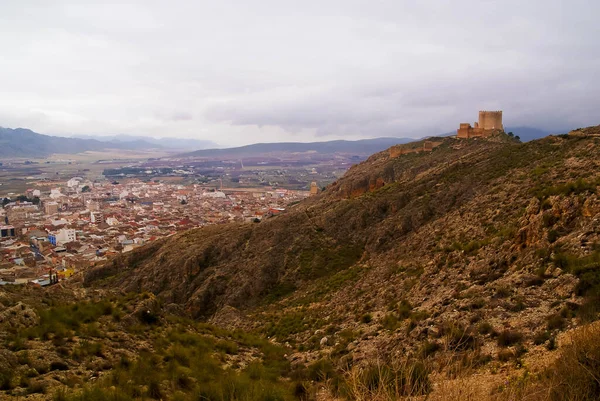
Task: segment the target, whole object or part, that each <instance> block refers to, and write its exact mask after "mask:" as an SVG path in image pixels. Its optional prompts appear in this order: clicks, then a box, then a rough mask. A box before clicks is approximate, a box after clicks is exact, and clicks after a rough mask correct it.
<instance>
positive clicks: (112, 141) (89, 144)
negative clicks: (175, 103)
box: [0, 127, 214, 158]
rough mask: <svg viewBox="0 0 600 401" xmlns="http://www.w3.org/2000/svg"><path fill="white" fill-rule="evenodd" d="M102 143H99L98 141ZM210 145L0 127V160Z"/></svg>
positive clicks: (189, 140)
mask: <svg viewBox="0 0 600 401" xmlns="http://www.w3.org/2000/svg"><path fill="white" fill-rule="evenodd" d="M100 139H102V140H100ZM210 145H214V143H213V142H210V141H202V140H195V139H182V138H160V139H155V138H149V137H136V136H126V135H122V136H120V137H98V139H96V138H92V137H70V138H66V137H60V136H49V135H42V134H38V133H36V132H33V131H31V130H30V129H26V128H16V129H12V128H2V127H0V157H25V158H35V157H47V156H50V155H52V154H76V153H82V152H88V151H103V150H107V149H118V150H149V149H163V150H169V151H172V150H183V149H198V148H199V147H204V146H210Z"/></svg>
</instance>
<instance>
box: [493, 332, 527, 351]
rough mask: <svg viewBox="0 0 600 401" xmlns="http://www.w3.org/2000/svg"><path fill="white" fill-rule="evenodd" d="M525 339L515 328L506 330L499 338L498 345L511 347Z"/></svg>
mask: <svg viewBox="0 0 600 401" xmlns="http://www.w3.org/2000/svg"><path fill="white" fill-rule="evenodd" d="M522 340H523V335H522V334H521V333H519V332H517V331H514V330H504V331H502V332H501V333H500V334H499V335H498V338H497V342H498V346H500V347H509V346H511V345H514V344H518V343H520V342H521V341H522Z"/></svg>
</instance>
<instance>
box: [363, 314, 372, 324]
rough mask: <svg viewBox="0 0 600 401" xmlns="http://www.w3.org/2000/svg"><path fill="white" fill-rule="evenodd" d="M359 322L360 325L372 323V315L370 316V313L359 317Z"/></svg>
mask: <svg viewBox="0 0 600 401" xmlns="http://www.w3.org/2000/svg"><path fill="white" fill-rule="evenodd" d="M360 321H361V322H362V323H371V322H372V321H373V315H371V314H370V313H365V314H364V315H362V316H361V317H360Z"/></svg>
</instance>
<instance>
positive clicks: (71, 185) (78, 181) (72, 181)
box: [67, 177, 83, 188]
mask: <svg viewBox="0 0 600 401" xmlns="http://www.w3.org/2000/svg"><path fill="white" fill-rule="evenodd" d="M81 181H83V178H81V177H73V178H71V179H70V180H69V181H67V186H68V187H69V188H76V187H78V186H79V184H81Z"/></svg>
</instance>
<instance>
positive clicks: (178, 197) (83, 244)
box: [0, 177, 318, 286]
mask: <svg viewBox="0 0 600 401" xmlns="http://www.w3.org/2000/svg"><path fill="white" fill-rule="evenodd" d="M221 186H222V184H221ZM221 186H219V185H213V186H207V185H200V184H188V185H182V184H174V183H168V182H167V183H165V182H160V181H159V180H155V181H147V182H142V181H140V180H139V179H137V178H133V179H126V180H125V181H123V182H117V181H110V180H104V181H101V182H98V181H97V180H94V181H92V180H89V179H85V178H82V177H73V178H71V179H69V180H68V181H67V182H64V184H62V185H59V186H56V187H53V188H50V189H49V190H47V189H28V190H27V191H26V193H25V194H23V195H20V196H17V197H11V198H4V199H3V200H2V206H3V208H0V285H10V284H13V285H14V284H29V285H36V286H48V285H51V284H55V283H57V282H58V281H60V280H65V279H69V278H71V277H72V276H74V275H77V274H78V273H81V272H83V271H85V269H87V268H89V267H92V266H95V265H97V264H99V263H102V262H103V261H105V260H107V258H109V257H111V256H114V255H118V254H119V253H125V252H129V251H131V250H133V249H134V248H136V247H139V246H141V245H143V244H146V243H148V242H151V241H155V240H157V239H160V238H164V237H168V236H170V235H173V234H175V233H177V232H179V231H184V230H188V229H191V228H195V227H202V226H205V225H211V224H225V223H229V222H248V223H249V224H254V223H259V222H260V221H261V220H262V219H265V218H269V217H272V216H275V215H277V214H279V213H282V212H283V211H285V208H286V207H287V206H288V205H290V204H294V203H296V202H298V201H300V200H301V199H303V198H305V197H307V196H309V195H310V194H311V193H313V194H314V193H316V192H317V191H318V187H317V184H316V183H315V182H313V183H312V185H311V191H310V192H309V191H300V190H289V189H282V188H277V189H273V188H272V187H260V188H257V189H252V188H230V189H227V188H222V187H221ZM13 198H14V199H13Z"/></svg>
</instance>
